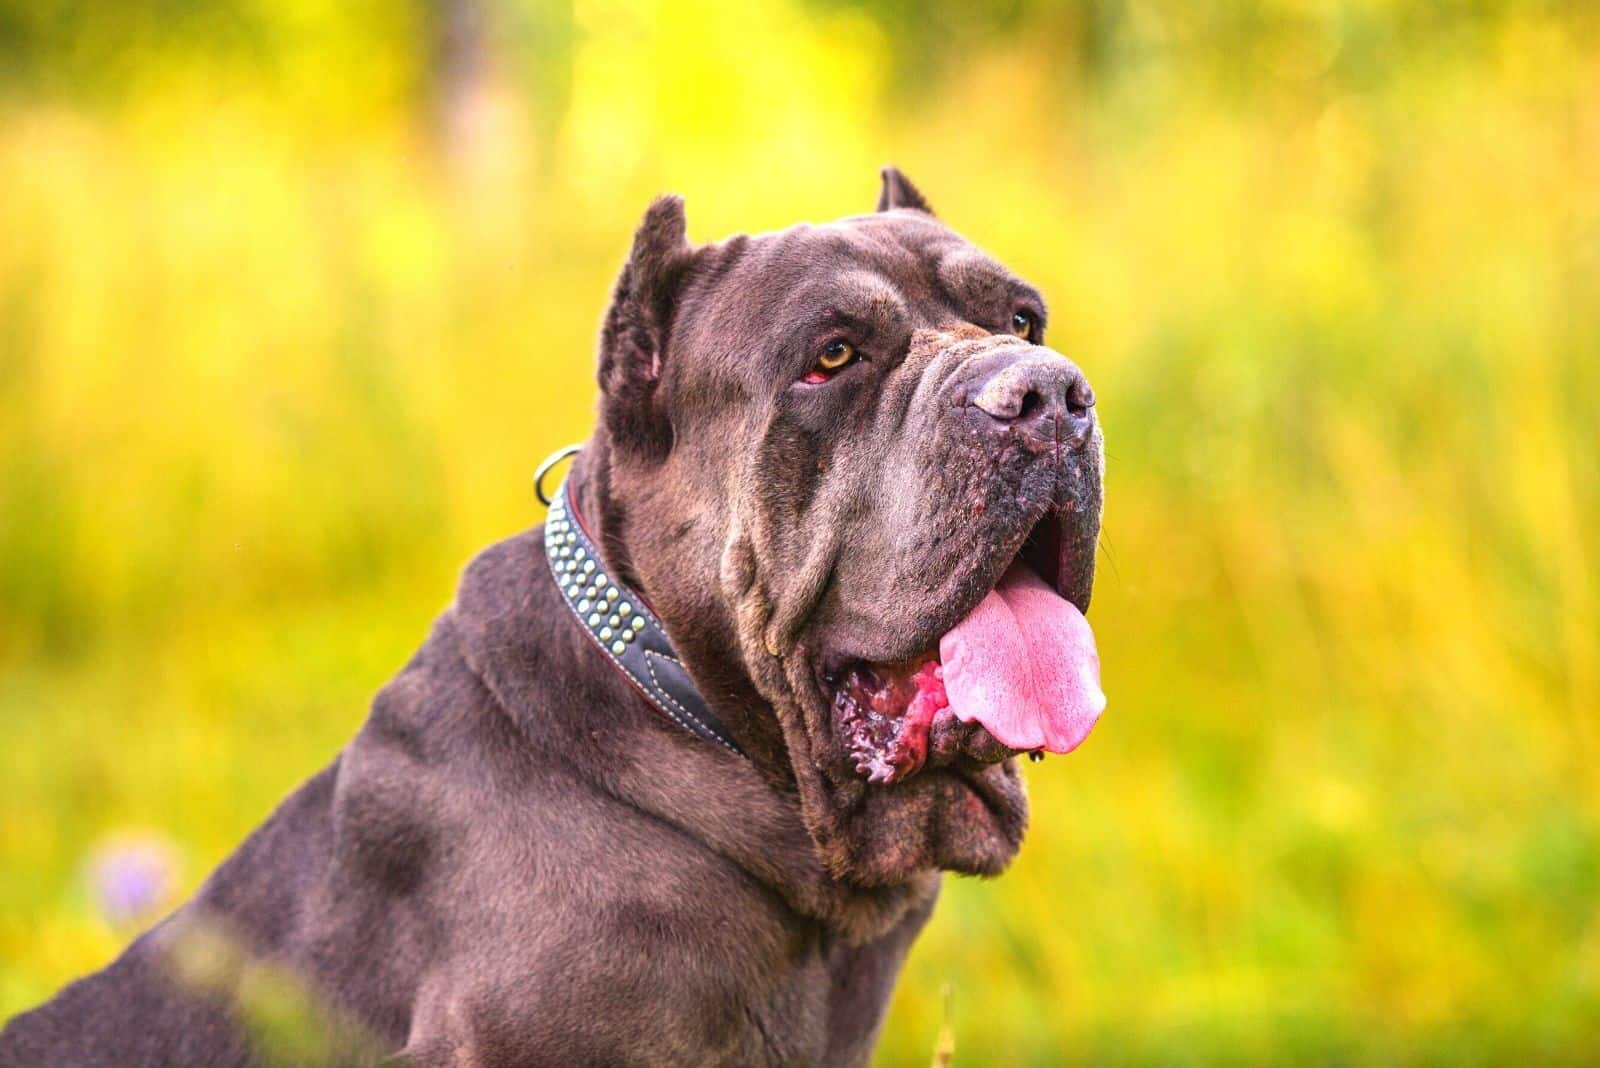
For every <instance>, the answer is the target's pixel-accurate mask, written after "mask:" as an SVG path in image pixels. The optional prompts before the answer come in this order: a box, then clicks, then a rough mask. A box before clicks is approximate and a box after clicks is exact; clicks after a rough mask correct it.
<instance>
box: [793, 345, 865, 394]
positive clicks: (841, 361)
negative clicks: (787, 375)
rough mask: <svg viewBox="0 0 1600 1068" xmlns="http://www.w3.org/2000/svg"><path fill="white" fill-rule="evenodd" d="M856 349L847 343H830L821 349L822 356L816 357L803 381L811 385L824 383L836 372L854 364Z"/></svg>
mask: <svg viewBox="0 0 1600 1068" xmlns="http://www.w3.org/2000/svg"><path fill="white" fill-rule="evenodd" d="M855 358H856V347H855V346H854V345H852V344H850V342H848V341H830V342H828V344H827V345H825V346H824V347H823V349H822V355H820V356H818V357H817V362H816V363H815V364H814V365H812V368H811V370H809V371H807V372H806V375H805V378H804V379H803V381H805V382H809V383H811V384H812V385H817V384H818V383H820V382H826V381H827V380H828V379H830V378H832V377H833V376H834V375H835V374H837V373H838V372H840V371H842V370H844V369H845V368H846V367H848V366H849V365H850V364H852V363H854V362H855Z"/></svg>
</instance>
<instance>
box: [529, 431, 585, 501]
mask: <svg viewBox="0 0 1600 1068" xmlns="http://www.w3.org/2000/svg"><path fill="white" fill-rule="evenodd" d="M582 451H583V446H582V445H563V446H562V447H561V448H559V449H557V450H556V451H555V452H553V453H551V454H550V455H549V456H546V457H545V458H544V462H543V463H541V464H540V465H539V468H538V470H536V471H534V473H533V495H534V496H535V497H538V498H539V503H540V504H542V505H544V506H545V507H546V508H548V507H550V498H549V497H546V496H545V493H544V476H546V475H548V474H549V473H550V469H551V468H552V467H554V466H555V465H556V464H558V463H560V462H561V461H562V460H565V459H566V458H567V457H569V456H576V455H577V454H578V453H580V452H582Z"/></svg>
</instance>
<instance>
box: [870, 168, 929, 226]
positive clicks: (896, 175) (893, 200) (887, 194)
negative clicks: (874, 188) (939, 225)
mask: <svg viewBox="0 0 1600 1068" xmlns="http://www.w3.org/2000/svg"><path fill="white" fill-rule="evenodd" d="M895 208H910V209H911V210H912V211H921V212H926V213H927V214H929V215H932V214H933V209H932V208H930V207H928V202H927V201H926V200H924V199H922V194H921V193H919V192H917V187H916V186H914V185H912V184H911V179H909V178H907V177H906V176H905V175H903V174H901V173H900V168H898V167H892V166H891V167H885V168H884V169H883V189H882V190H881V191H880V192H879V193H878V210H879V211H892V210H894V209H895Z"/></svg>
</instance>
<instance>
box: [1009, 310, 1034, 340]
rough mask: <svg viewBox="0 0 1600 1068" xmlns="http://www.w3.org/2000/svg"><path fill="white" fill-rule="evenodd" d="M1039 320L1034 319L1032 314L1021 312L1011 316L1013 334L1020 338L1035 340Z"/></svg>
mask: <svg viewBox="0 0 1600 1068" xmlns="http://www.w3.org/2000/svg"><path fill="white" fill-rule="evenodd" d="M1038 326H1039V320H1037V319H1035V318H1034V317H1033V313H1032V312H1025V311H1019V312H1015V313H1013V314H1012V316H1011V332H1012V333H1013V334H1015V335H1017V336H1018V337H1025V338H1027V339H1028V340H1029V341H1032V340H1034V331H1035V330H1037V329H1038Z"/></svg>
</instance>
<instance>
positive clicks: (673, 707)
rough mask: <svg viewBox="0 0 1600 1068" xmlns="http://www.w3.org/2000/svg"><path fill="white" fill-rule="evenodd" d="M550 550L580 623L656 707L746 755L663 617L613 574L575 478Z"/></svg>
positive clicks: (558, 512) (547, 542)
mask: <svg viewBox="0 0 1600 1068" xmlns="http://www.w3.org/2000/svg"><path fill="white" fill-rule="evenodd" d="M544 552H545V558H546V559H547V560H548V561H549V562H550V571H551V573H552V574H553V575H554V576H555V580H556V588H557V589H559V590H560V591H561V599H562V600H563V601H565V602H566V605H567V609H568V610H569V611H570V612H571V613H572V617H573V618H574V619H576V620H577V621H578V626H579V628H581V629H582V631H583V632H584V634H586V635H588V637H589V640H590V641H592V642H594V644H595V645H596V646H597V647H598V648H599V649H600V652H601V653H603V654H604V655H605V657H606V659H608V660H610V661H611V663H612V664H613V665H615V666H616V668H617V670H618V671H620V672H622V673H623V674H624V675H626V676H627V678H628V681H629V682H631V683H632V684H633V687H634V689H636V690H638V691H639V693H640V695H642V696H643V697H644V699H645V700H646V701H648V702H649V703H650V706H651V707H652V708H654V709H655V710H656V711H657V712H659V713H660V714H661V715H663V716H665V717H666V718H667V719H669V720H671V721H672V722H674V723H676V724H678V726H680V727H682V728H684V729H685V730H687V731H690V732H692V733H694V734H697V735H699V736H700V737H701V738H704V739H705V740H706V741H708V742H714V743H716V744H717V745H720V746H722V747H723V748H724V749H726V750H728V751H729V752H730V753H735V754H737V755H739V756H744V755H745V754H744V750H742V749H740V748H739V745H738V743H737V742H735V741H734V740H733V738H732V736H731V735H729V734H728V729H727V728H726V727H724V726H723V725H722V722H721V721H720V720H719V719H717V717H716V716H715V715H713V714H712V712H711V709H710V708H709V707H708V706H707V705H706V702H705V698H703V697H701V696H700V691H699V690H698V689H696V688H695V684H694V680H692V679H691V678H689V673H688V672H687V671H685V670H684V667H683V662H682V661H680V660H679V659H678V656H677V654H676V653H675V652H673V649H672V643H671V642H670V641H668V640H667V632H666V630H664V629H663V628H662V626H661V620H659V619H657V618H656V614H655V613H654V612H652V611H651V610H650V606H649V605H647V604H645V602H644V598H643V597H641V596H639V594H638V593H637V592H636V591H634V590H631V589H629V588H628V587H626V586H624V585H622V584H621V583H619V582H617V581H616V579H614V578H613V577H612V576H611V575H609V574H607V573H606V568H605V564H604V562H603V561H602V560H601V559H600V554H599V553H598V552H597V551H596V550H595V546H594V542H593V541H592V540H591V539H590V537H589V532H588V531H587V530H585V529H584V526H583V517H582V516H580V515H579V514H578V505H577V501H576V500H575V499H574V498H573V496H572V487H571V480H570V479H566V480H563V481H562V483H561V487H560V489H558V490H557V491H556V495H555V500H553V501H551V502H550V515H549V517H548V518H547V519H546V520H545V524H544Z"/></svg>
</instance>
